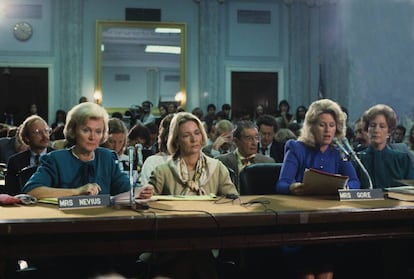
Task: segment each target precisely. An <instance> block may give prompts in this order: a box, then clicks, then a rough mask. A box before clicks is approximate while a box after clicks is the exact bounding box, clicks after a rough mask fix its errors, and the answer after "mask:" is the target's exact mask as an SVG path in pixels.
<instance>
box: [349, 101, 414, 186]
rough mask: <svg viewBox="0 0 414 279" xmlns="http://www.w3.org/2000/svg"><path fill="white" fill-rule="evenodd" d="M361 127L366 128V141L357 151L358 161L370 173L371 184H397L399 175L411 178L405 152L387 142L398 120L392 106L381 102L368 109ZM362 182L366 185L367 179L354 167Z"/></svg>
mask: <svg viewBox="0 0 414 279" xmlns="http://www.w3.org/2000/svg"><path fill="white" fill-rule="evenodd" d="M362 121H363V123H364V130H365V131H368V139H369V145H368V147H367V148H366V149H365V150H363V152H361V153H360V159H361V162H362V163H363V164H364V166H365V168H366V169H367V171H368V173H369V175H370V176H371V180H372V184H373V187H374V188H386V187H392V186H399V185H401V182H399V181H398V180H400V179H414V168H413V166H412V164H411V160H410V157H409V156H408V154H407V153H403V152H400V151H397V150H395V149H391V148H390V147H389V146H388V143H389V139H390V136H391V134H392V131H393V130H394V128H395V126H396V124H397V116H396V114H395V112H394V110H393V109H392V108H391V107H389V106H387V105H383V104H378V105H375V106H373V107H371V108H370V109H368V110H367V111H366V112H365V113H364V114H363V116H362ZM357 171H358V174H359V177H360V179H361V184H362V185H363V187H364V188H368V187H369V186H370V185H369V181H368V179H367V177H366V175H364V173H363V172H362V171H361V170H360V169H359V168H357Z"/></svg>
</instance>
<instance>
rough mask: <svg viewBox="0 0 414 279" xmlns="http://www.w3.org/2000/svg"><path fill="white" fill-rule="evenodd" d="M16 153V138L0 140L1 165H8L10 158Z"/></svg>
mask: <svg viewBox="0 0 414 279" xmlns="http://www.w3.org/2000/svg"><path fill="white" fill-rule="evenodd" d="M16 153H17V152H16V137H4V138H0V163H6V164H7V161H8V160H9V158H10V156H11V155H13V154H16Z"/></svg>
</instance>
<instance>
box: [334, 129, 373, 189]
mask: <svg viewBox="0 0 414 279" xmlns="http://www.w3.org/2000/svg"><path fill="white" fill-rule="evenodd" d="M342 141H343V142H344V144H345V146H346V147H347V148H348V150H349V151H350V153H351V156H352V158H353V159H354V161H355V162H356V163H357V164H358V166H359V167H360V168H361V170H362V171H363V172H364V174H365V176H366V177H367V178H368V183H369V189H374V185H373V184H372V179H371V176H370V175H369V173H368V170H367V169H366V168H365V166H364V164H363V163H362V162H361V160H360V159H359V157H358V155H357V154H356V153H355V150H354V149H353V148H352V146H351V144H350V143H349V141H348V139H347V138H346V137H344V138H343V140H342Z"/></svg>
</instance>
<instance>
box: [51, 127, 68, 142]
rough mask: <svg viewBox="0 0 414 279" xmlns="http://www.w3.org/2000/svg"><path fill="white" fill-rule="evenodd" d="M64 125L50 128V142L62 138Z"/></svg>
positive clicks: (63, 137) (63, 136)
mask: <svg viewBox="0 0 414 279" xmlns="http://www.w3.org/2000/svg"><path fill="white" fill-rule="evenodd" d="M64 128H65V126H57V127H56V128H55V129H53V130H52V133H51V134H50V140H51V141H52V142H54V141H57V140H64V139H65V135H64V134H63V129H64Z"/></svg>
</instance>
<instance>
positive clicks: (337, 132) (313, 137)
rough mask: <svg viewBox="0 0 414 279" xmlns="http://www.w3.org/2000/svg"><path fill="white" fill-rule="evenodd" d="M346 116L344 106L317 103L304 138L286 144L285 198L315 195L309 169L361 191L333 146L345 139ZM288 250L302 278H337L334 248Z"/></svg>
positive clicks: (309, 114)
mask: <svg viewBox="0 0 414 279" xmlns="http://www.w3.org/2000/svg"><path fill="white" fill-rule="evenodd" d="M345 131H346V115H345V113H344V112H343V111H342V110H341V108H340V106H339V105H338V104H337V103H335V102H333V101H331V100H329V99H321V100H318V101H315V102H313V103H312V104H311V105H310V106H309V110H308V112H307V113H306V116H305V121H304V124H303V129H302V133H301V136H300V137H299V138H298V140H289V141H288V142H287V143H286V147H285V150H286V153H285V158H284V160H283V166H282V169H281V173H280V177H279V180H278V182H277V185H276V190H277V192H278V193H281V194H293V195H307V194H312V193H311V192H309V191H308V190H307V189H306V185H304V184H303V176H304V172H305V170H306V169H308V168H314V169H318V170H323V171H325V172H329V173H333V174H342V175H346V176H348V177H349V180H348V186H349V187H350V188H351V189H355V188H359V187H360V183H359V180H358V177H357V175H356V172H355V169H354V167H353V165H352V163H351V162H349V161H348V160H346V159H344V157H343V154H342V153H341V152H340V151H339V150H338V148H337V147H336V146H334V145H333V139H334V137H337V138H338V139H339V140H341V139H342V138H343V137H344V136H345ZM296 248H297V250H296V251H293V252H292V251H291V250H286V251H287V254H286V258H287V264H288V265H290V266H292V267H290V269H291V270H294V271H296V272H297V273H298V276H299V277H300V278H320V279H322V278H333V267H332V264H333V262H334V259H333V255H334V252H333V251H331V250H330V247H321V248H317V250H315V249H314V248H313V247H296Z"/></svg>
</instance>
